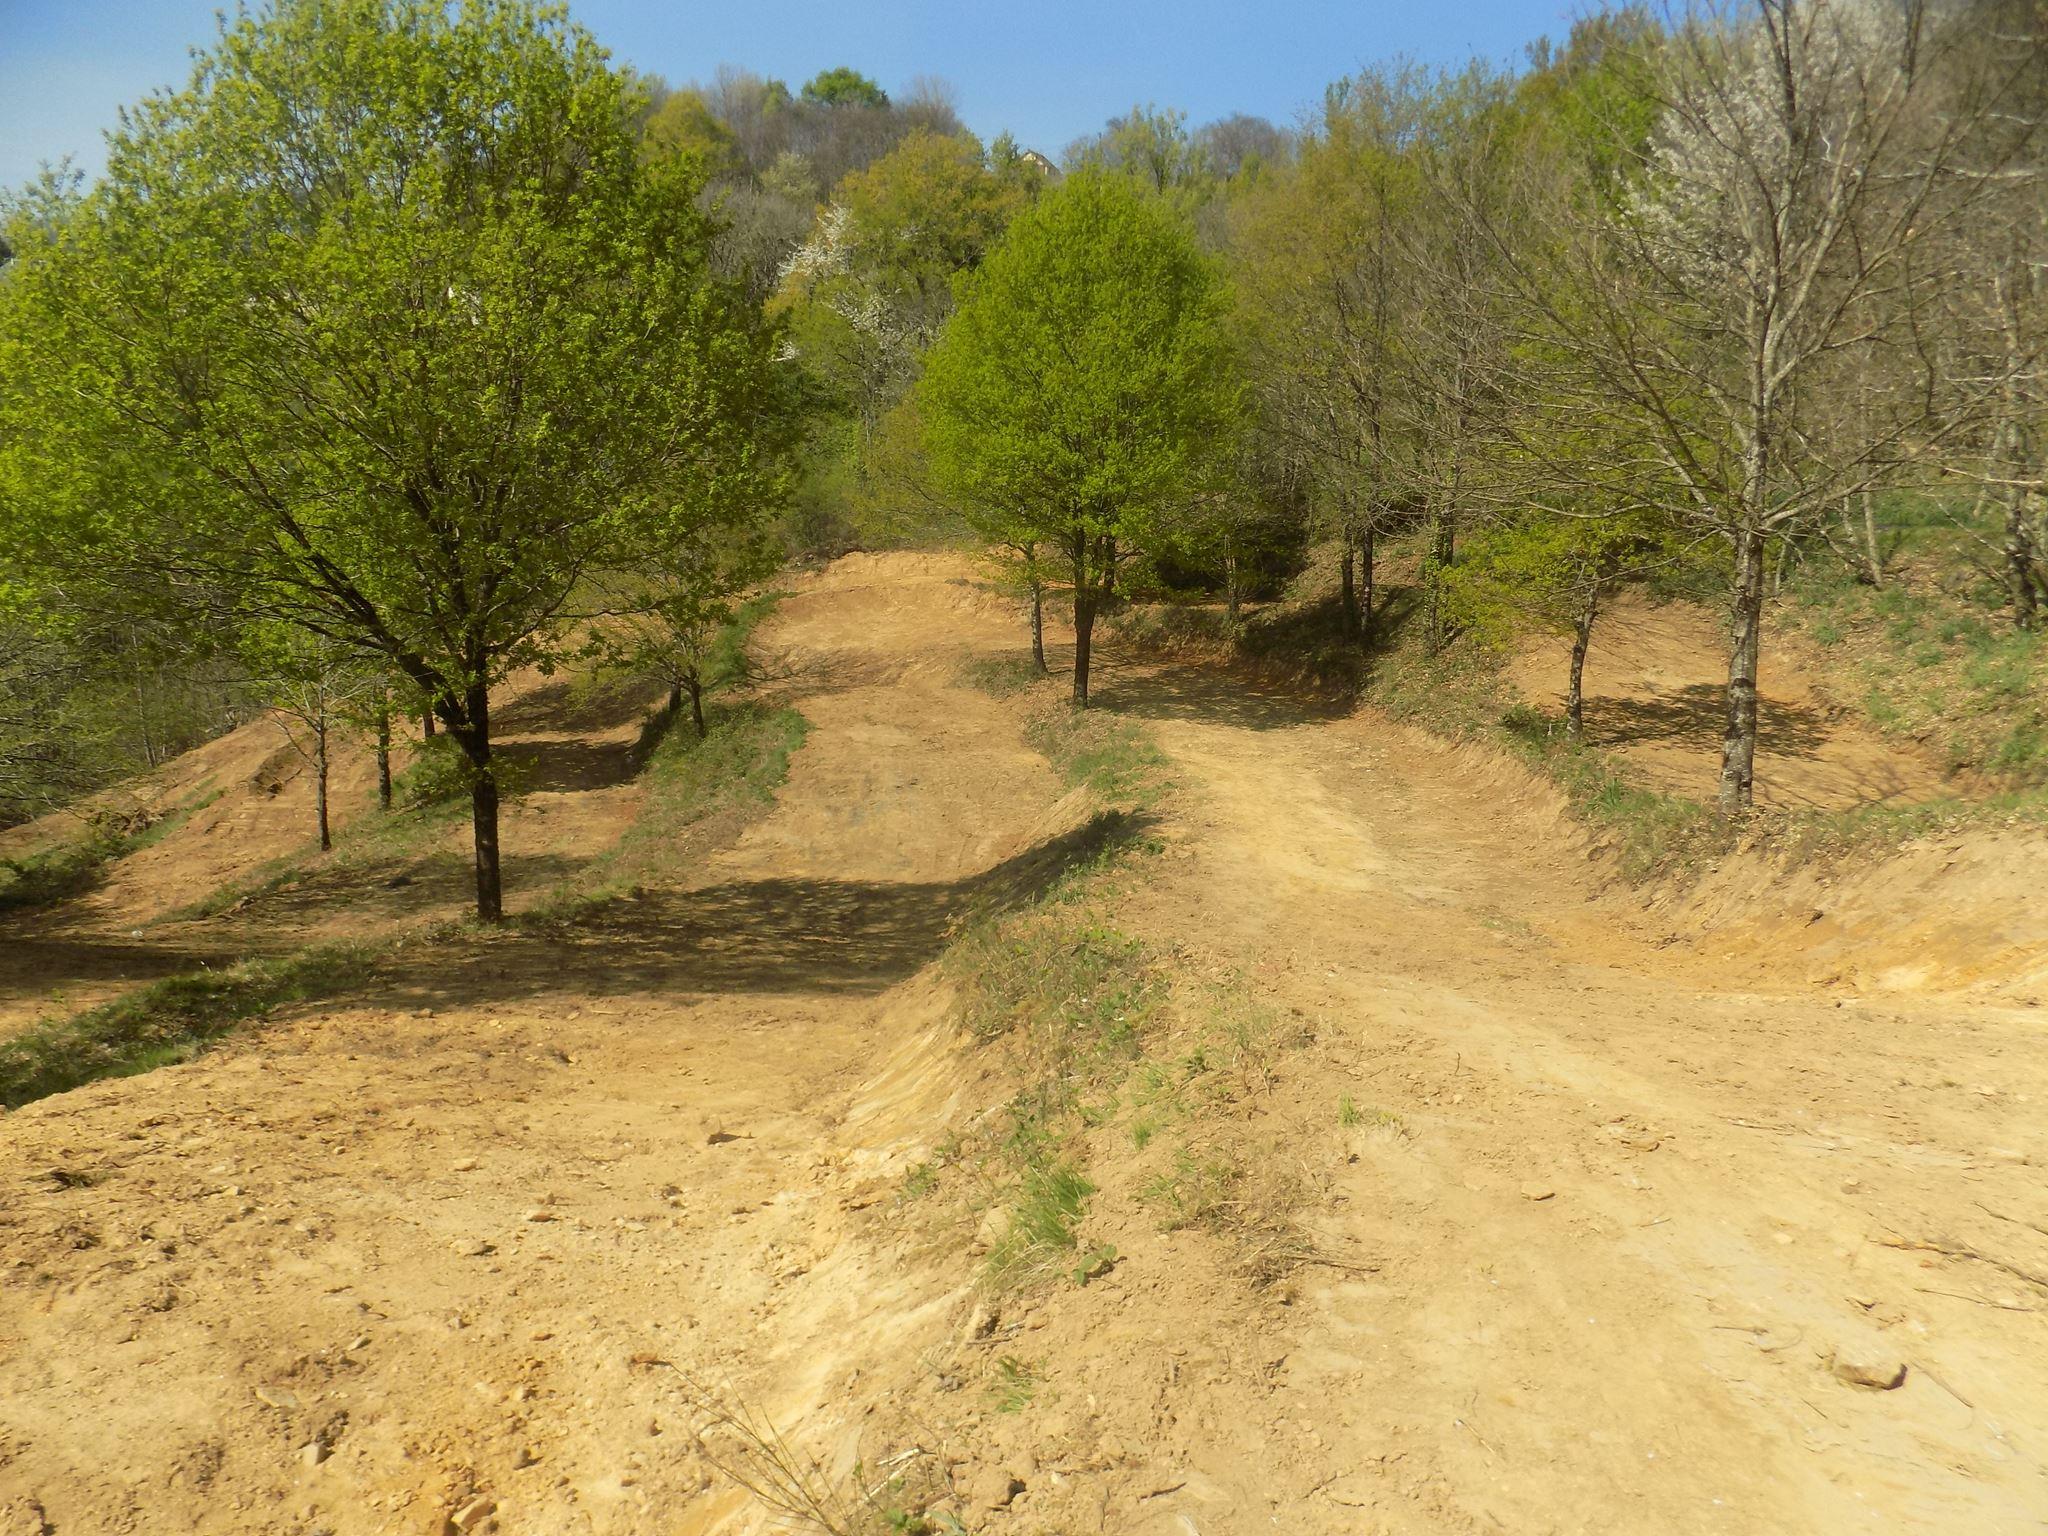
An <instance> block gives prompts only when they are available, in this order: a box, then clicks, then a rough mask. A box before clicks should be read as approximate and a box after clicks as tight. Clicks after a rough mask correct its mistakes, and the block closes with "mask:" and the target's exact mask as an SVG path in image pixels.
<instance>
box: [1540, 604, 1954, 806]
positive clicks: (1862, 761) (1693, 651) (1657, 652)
mask: <svg viewBox="0 0 2048 1536" xmlns="http://www.w3.org/2000/svg"><path fill="white" fill-rule="evenodd" d="M1769 622H1770V621H1769V618H1768V616H1767V617H1766V620H1765V623H1766V626H1767V632H1766V634H1765V642H1766V643H1765V645H1764V647H1763V655H1762V662H1761V665H1760V667H1759V669H1758V676H1757V693H1758V696H1759V702H1758V720H1759V731H1758V740H1757V759H1756V797H1757V802H1758V803H1759V804H1760V805H1766V806H1781V807H1785V806H1806V807H1817V808H1820V809H1824V810H1839V809H1842V808H1845V807H1848V806H1856V805H1872V804H1883V803H1899V802H1906V801H1914V800H1926V799H1930V798H1933V797H1935V796H1938V795H1941V794H1944V793H1950V794H1952V793H1954V792H1955V790H1956V786H1955V785H1954V784H1952V783H1950V782H1949V781H1948V779H1947V777H1946V775H1945V774H1944V773H1943V770H1942V767H1941V764H1940V763H1939V762H1938V761H1936V760H1935V758H1934V757H1933V756H1932V755H1931V754H1929V753H1927V752H1926V751H1924V750H1922V749H1919V748H1917V747H1915V746H1913V745H1911V744H1902V743H1900V742H1896V741H1888V740H1886V739H1885V738H1883V737H1881V736H1879V735H1878V734H1877V733H1876V732H1874V731H1872V730H1869V729H1868V728H1866V727H1864V726H1862V725H1861V724H1859V723H1858V722H1857V721H1856V720H1854V719H1853V718H1851V717H1850V715H1849V714H1848V712H1847V711H1845V710H1843V709H1841V708H1840V707H1838V706H1837V705H1835V704H1834V703H1833V702H1831V701H1830V700H1829V699H1828V698H1827V697H1826V696H1825V694H1824V693H1823V692H1822V691H1821V690H1819V689H1818V688H1816V687H1815V686H1814V684H1813V683H1812V681H1811V680H1810V672H1809V670H1808V668H1806V667H1805V666H1804V665H1802V663H1803V661H1804V657H1803V655H1802V654H1801V652H1802V647H1801V646H1800V644H1799V642H1798V641H1796V640H1795V639H1793V638H1791V637H1788V636H1786V635H1784V634H1782V633H1776V632H1770V631H1769V629H1768V625H1769ZM1727 649H1728V637H1727V626H1726V624H1725V623H1724V622H1723V621H1722V619H1721V618H1720V616H1718V615H1716V614H1714V613H1712V612H1710V611H1709V610H1707V609H1705V608H1702V607H1699V606H1697V605H1695V604H1692V603H1685V602H1670V603H1659V602H1654V601H1652V600H1650V599H1649V598H1647V597H1644V596H1643V595H1641V594H1640V593H1634V592H1630V593H1626V594H1624V595H1623V596H1622V597H1621V598H1620V599H1619V600H1617V601H1616V602H1615V603H1614V604H1613V605H1612V607H1611V608H1610V609H1609V610H1608V612H1607V613H1605V614H1604V615H1602V617H1601V619H1600V622H1599V624H1598V625H1597V626H1596V627H1595V629H1594V631H1593V644H1592V648H1591V649H1590V650H1589V651H1588V653H1587V656H1586V673H1585V681H1584V690H1585V699H1586V739H1587V741H1588V742H1590V743H1591V744H1592V745H1594V746H1598V747H1605V748H1608V749H1610V750H1612V751H1615V752H1618V753H1619V754H1620V755H1621V757H1622V758H1623V759H1624V760H1626V761H1627V762H1628V763H1629V764H1630V766H1631V767H1632V768H1634V769H1635V770H1636V772H1637V773H1638V774H1639V775H1641V776H1642V778H1643V779H1644V780H1645V781H1646V782H1648V783H1650V784H1651V785H1653V786H1655V787H1656V788H1659V789H1663V790H1666V791H1669V792H1672V793H1677V794H1684V795H1691V796H1693V797H1694V798H1696V799H1701V800H1711V799H1712V798H1713V796H1714V790H1715V787H1716V784H1717V781H1718V775H1719V771H1720V761H1719V750H1720V742H1721V727H1722V701H1723V698H1724V696H1725V690H1726V687H1727V682H1728V671H1727V665H1728V658H1727ZM1570 658H1571V644H1570V640H1569V638H1568V637H1562V636H1544V637H1541V638H1538V639H1534V640H1532V641H1531V642H1530V643H1529V644H1528V645H1527V646H1526V647H1525V648H1524V649H1523V650H1522V651H1521V653H1520V654H1519V655H1518V656H1517V657H1516V658H1515V661H1514V663H1513V665H1512V666H1511V667H1510V668H1509V676H1510V677H1511V678H1512V679H1513V681H1514V682H1515V684H1516V685H1517V686H1518V687H1519V688H1520V689H1521V690H1522V692H1523V693H1524V694H1526V695H1527V696H1528V697H1529V698H1531V699H1532V700H1535V701H1537V702H1539V703H1541V704H1543V705H1545V706H1547V707H1550V708H1562V707H1563V703H1564V690H1565V685H1566V682H1567V680H1568V678H1569V675H1570Z"/></svg>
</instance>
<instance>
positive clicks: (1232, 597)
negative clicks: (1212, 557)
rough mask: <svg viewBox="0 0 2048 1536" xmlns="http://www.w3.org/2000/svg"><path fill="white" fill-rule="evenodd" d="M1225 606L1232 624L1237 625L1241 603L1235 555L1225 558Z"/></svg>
mask: <svg viewBox="0 0 2048 1536" xmlns="http://www.w3.org/2000/svg"><path fill="white" fill-rule="evenodd" d="M1223 604H1224V607H1225V608H1226V609H1227V610H1228V612H1229V614H1230V622H1231V623H1232V624H1233V625H1235V624H1236V623H1237V611H1238V607H1239V603H1238V593H1237V556H1236V555H1234V554H1229V555H1225V556H1224V557H1223Z"/></svg>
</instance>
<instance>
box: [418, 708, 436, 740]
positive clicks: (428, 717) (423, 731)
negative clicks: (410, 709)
mask: <svg viewBox="0 0 2048 1536" xmlns="http://www.w3.org/2000/svg"><path fill="white" fill-rule="evenodd" d="M420 735H422V736H423V737H425V738H426V739H427V740H428V741H432V740H433V739H434V706H433V705H431V704H429V705H428V706H427V710H426V713H425V714H423V715H421V716H420Z"/></svg>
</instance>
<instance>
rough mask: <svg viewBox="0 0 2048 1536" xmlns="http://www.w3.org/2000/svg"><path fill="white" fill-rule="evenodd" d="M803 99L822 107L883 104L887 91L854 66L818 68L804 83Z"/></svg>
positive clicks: (887, 99)
mask: <svg viewBox="0 0 2048 1536" xmlns="http://www.w3.org/2000/svg"><path fill="white" fill-rule="evenodd" d="M803 97H804V100H805V101H808V102H813V103H815V104H816V105H818V106H821V107H886V106H888V105H889V93H888V92H887V91H885V90H883V89H882V88H881V87H880V86H879V85H877V84H875V82H874V81H872V80H870V79H869V78H868V77H867V76H866V75H864V74H862V73H861V72H860V71H859V70H857V69H849V68H847V66H846V65H844V64H841V65H839V66H838V67H837V68H835V69H821V70H819V71H818V73H817V74H815V75H813V76H812V77H811V78H810V79H809V80H808V81H806V82H805V84H804V91H803Z"/></svg>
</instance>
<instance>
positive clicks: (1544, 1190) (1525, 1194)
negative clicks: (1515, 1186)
mask: <svg viewBox="0 0 2048 1536" xmlns="http://www.w3.org/2000/svg"><path fill="white" fill-rule="evenodd" d="M1556 1195H1557V1191H1556V1190H1554V1189H1552V1188H1551V1187H1550V1186H1549V1185H1548V1184H1539V1183H1536V1182H1534V1181H1533V1180H1532V1181H1531V1182H1529V1183H1527V1184H1524V1185H1523V1186H1522V1198H1523V1199H1524V1200H1550V1199H1554V1198H1556Z"/></svg>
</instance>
